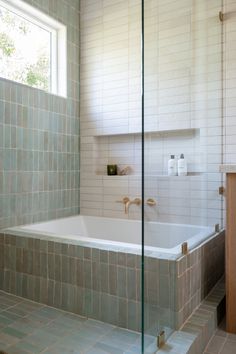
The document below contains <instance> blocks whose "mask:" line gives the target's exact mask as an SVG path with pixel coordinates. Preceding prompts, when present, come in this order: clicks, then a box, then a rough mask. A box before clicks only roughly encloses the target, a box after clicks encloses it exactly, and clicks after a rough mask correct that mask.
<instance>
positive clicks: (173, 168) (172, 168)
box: [168, 155, 177, 176]
mask: <svg viewBox="0 0 236 354" xmlns="http://www.w3.org/2000/svg"><path fill="white" fill-rule="evenodd" d="M168 176H177V165H176V160H175V155H170V159H169V161H168Z"/></svg>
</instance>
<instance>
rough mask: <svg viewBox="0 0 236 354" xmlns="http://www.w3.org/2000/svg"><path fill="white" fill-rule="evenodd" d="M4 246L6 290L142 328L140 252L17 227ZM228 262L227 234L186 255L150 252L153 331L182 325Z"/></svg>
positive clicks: (148, 301) (148, 296)
mask: <svg viewBox="0 0 236 354" xmlns="http://www.w3.org/2000/svg"><path fill="white" fill-rule="evenodd" d="M0 242H1V244H0V248H1V252H2V254H4V259H3V258H1V264H0V267H1V273H0V274H1V278H0V279H1V280H0V285H1V288H2V289H3V290H5V291H7V292H10V293H12V294H16V295H19V296H23V297H25V298H28V299H31V300H34V301H38V302H41V303H44V304H47V305H50V306H53V307H57V308H60V309H63V310H67V311H70V312H73V313H76V314H80V315H83V316H86V317H88V318H93V319H96V320H101V321H103V322H107V323H110V324H113V325H116V326H119V327H123V328H128V329H132V330H137V331H139V330H140V323H141V321H140V310H141V302H140V300H141V294H140V286H141V280H140V276H141V269H140V268H141V258H140V250H137V249H135V248H133V249H132V247H126V245H123V247H122V246H117V245H114V244H113V245H112V244H111V243H110V242H104V243H103V244H102V243H101V242H100V243H98V242H96V240H91V241H90V242H88V241H82V240H79V239H77V240H76V239H72V238H70V237H67V239H63V237H57V235H54V236H53V234H50V233H46V232H45V233H43V232H41V233H37V232H35V231H30V232H27V231H26V230H25V231H23V230H22V229H21V230H20V229H18V230H17V228H14V229H13V228H12V229H8V230H6V231H5V233H4V234H1V238H0ZM223 265H224V233H223V232H221V233H219V234H215V235H213V236H212V237H210V238H209V240H207V241H205V242H203V243H202V244H201V245H199V246H198V247H197V248H194V249H193V250H192V251H191V252H190V253H189V254H188V255H186V256H182V257H178V256H177V255H174V254H169V253H164V252H163V253H161V252H160V249H159V252H153V251H146V256H145V314H146V315H145V327H146V333H149V334H152V335H154V336H155V335H156V333H157V331H159V330H161V329H163V328H165V329H166V331H167V333H169V332H170V331H171V330H173V329H175V328H176V329H177V328H179V327H180V326H181V325H182V324H183V322H184V321H185V320H186V319H187V317H188V316H189V315H190V314H191V313H192V311H193V310H194V309H195V308H196V307H197V306H198V305H199V303H200V302H201V300H202V299H203V298H204V297H205V296H206V294H207V293H208V292H209V290H210V289H211V288H212V286H213V285H214V284H215V282H216V281H217V280H218V279H219V278H220V277H221V275H222V274H223V272H224V269H223V268H224V266H223Z"/></svg>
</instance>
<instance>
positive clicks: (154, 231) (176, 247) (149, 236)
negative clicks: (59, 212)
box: [21, 215, 214, 253]
mask: <svg viewBox="0 0 236 354" xmlns="http://www.w3.org/2000/svg"><path fill="white" fill-rule="evenodd" d="M21 230H24V231H26V232H30V231H32V232H34V233H35V232H36V233H49V234H54V235H55V236H57V237H62V238H72V239H78V240H79V239H83V240H85V239H86V240H88V241H91V240H96V241H97V242H103V243H104V242H105V243H107V242H112V243H113V244H114V243H119V244H123V245H134V246H136V247H140V245H141V221H139V220H124V219H114V218H105V217H93V216H83V215H79V216H74V217H68V218H63V219H58V220H53V221H48V222H43V223H38V224H31V225H26V226H22V227H21ZM213 233H214V229H213V228H211V227H204V226H194V225H182V224H168V223H160V222H153V221H152V222H146V223H145V247H147V248H148V247H151V248H160V249H162V251H164V250H165V251H166V252H167V251H169V252H173V253H179V252H180V246H181V244H182V243H183V242H186V241H187V242H188V243H189V247H193V246H196V244H197V243H199V242H200V241H203V240H204V239H206V238H207V237H209V236H210V235H212V234H213ZM165 251H164V252H165Z"/></svg>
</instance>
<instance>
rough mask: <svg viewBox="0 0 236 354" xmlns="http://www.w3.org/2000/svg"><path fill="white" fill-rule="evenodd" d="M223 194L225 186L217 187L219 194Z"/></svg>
mask: <svg viewBox="0 0 236 354" xmlns="http://www.w3.org/2000/svg"><path fill="white" fill-rule="evenodd" d="M224 194H225V188H224V186H220V187H219V195H224Z"/></svg>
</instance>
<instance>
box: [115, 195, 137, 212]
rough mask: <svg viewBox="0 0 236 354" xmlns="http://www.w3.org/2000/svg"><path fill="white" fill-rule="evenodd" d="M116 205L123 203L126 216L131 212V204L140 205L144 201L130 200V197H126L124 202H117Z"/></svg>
mask: <svg viewBox="0 0 236 354" xmlns="http://www.w3.org/2000/svg"><path fill="white" fill-rule="evenodd" d="M116 203H122V204H124V206H125V214H128V212H129V206H130V205H131V204H135V205H140V204H141V203H142V200H141V199H140V198H135V199H134V200H130V199H129V197H124V198H123V199H122V200H117V201H116Z"/></svg>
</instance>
